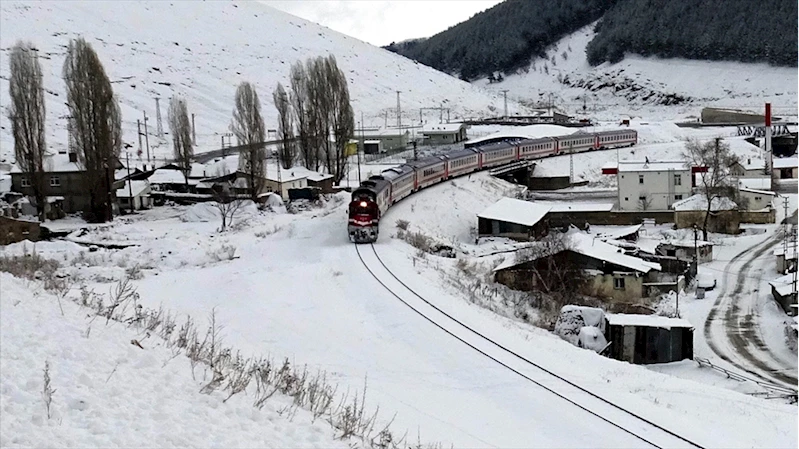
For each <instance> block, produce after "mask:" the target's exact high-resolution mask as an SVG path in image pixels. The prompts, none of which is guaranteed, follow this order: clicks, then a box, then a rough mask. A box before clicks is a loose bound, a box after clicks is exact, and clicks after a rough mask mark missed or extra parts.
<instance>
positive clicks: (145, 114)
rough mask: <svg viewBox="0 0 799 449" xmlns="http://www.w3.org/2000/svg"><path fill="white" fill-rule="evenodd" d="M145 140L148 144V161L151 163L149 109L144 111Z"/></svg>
mask: <svg viewBox="0 0 799 449" xmlns="http://www.w3.org/2000/svg"><path fill="white" fill-rule="evenodd" d="M144 142H145V143H146V144H147V163H148V164H149V163H150V133H149V132H147V111H144Z"/></svg>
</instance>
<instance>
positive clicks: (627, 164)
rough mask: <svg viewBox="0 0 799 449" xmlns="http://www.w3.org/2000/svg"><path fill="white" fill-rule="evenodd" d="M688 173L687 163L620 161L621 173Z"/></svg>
mask: <svg viewBox="0 0 799 449" xmlns="http://www.w3.org/2000/svg"><path fill="white" fill-rule="evenodd" d="M668 170H682V171H688V170H689V168H688V163H687V162H686V161H649V162H647V161H645V160H644V161H619V172H624V173H628V172H648V171H668Z"/></svg>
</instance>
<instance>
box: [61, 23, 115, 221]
mask: <svg viewBox="0 0 799 449" xmlns="http://www.w3.org/2000/svg"><path fill="white" fill-rule="evenodd" d="M64 81H65V82H66V85H67V106H68V107H69V112H70V117H71V118H70V124H71V127H70V134H71V136H72V140H73V142H74V143H75V147H76V148H77V149H78V163H79V164H80V165H81V167H82V168H83V169H84V170H85V171H86V174H85V176H84V180H85V187H86V189H87V190H88V192H89V194H90V205H89V209H88V210H87V211H86V218H87V219H88V220H89V221H97V222H105V221H110V220H111V219H112V218H113V217H112V203H113V194H114V191H113V189H112V185H113V172H112V170H113V169H114V167H115V166H116V164H117V163H118V161H119V151H120V148H121V145H122V122H121V120H122V114H121V112H120V109H119V104H118V103H117V100H116V98H115V97H114V91H113V89H112V88H111V81H110V80H109V79H108V76H106V74H105V69H104V68H103V64H102V63H101V62H100V58H98V57H97V53H95V52H94V49H92V46H91V44H89V43H87V42H86V41H85V40H84V39H83V38H77V39H73V40H71V41H70V42H69V47H68V48H67V57H66V60H65V61H64Z"/></svg>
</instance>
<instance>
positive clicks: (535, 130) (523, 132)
mask: <svg viewBox="0 0 799 449" xmlns="http://www.w3.org/2000/svg"><path fill="white" fill-rule="evenodd" d="M570 134H574V130H573V129H572V128H567V127H565V126H560V125H545V124H542V125H528V126H513V127H508V128H507V129H503V130H502V131H499V132H496V133H493V134H489V135H487V136H482V137H476V138H474V139H469V140H468V142H467V143H469V144H477V143H480V142H484V141H486V140H492V139H503V138H507V139H514V138H515V139H539V138H541V137H558V136H568V135H570Z"/></svg>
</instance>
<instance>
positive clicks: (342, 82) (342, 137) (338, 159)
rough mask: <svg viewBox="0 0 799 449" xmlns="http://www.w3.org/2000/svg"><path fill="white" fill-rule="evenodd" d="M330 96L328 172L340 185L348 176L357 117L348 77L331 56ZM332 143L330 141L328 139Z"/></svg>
mask: <svg viewBox="0 0 799 449" xmlns="http://www.w3.org/2000/svg"><path fill="white" fill-rule="evenodd" d="M325 67H326V70H325V72H326V75H327V79H328V82H327V86H328V90H329V91H328V95H329V98H330V110H329V111H328V113H329V114H330V120H329V123H330V128H329V130H330V134H332V137H333V148H332V149H330V148H328V153H327V154H328V158H327V160H328V165H327V170H328V172H329V173H330V174H332V175H333V181H334V182H335V183H336V184H340V183H341V180H342V179H344V177H345V176H347V161H348V160H349V157H348V154H347V145H348V144H349V141H350V139H352V136H353V134H354V133H355V117H354V114H353V112H352V105H351V104H350V91H349V87H348V86H347V76H346V75H345V74H344V72H343V71H342V70H341V69H339V68H338V65H337V64H336V58H335V57H334V56H333V55H330V56H328V57H327V59H326V60H325ZM326 141H328V142H329V141H330V139H329V138H328V139H326Z"/></svg>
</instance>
